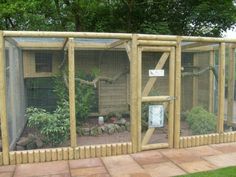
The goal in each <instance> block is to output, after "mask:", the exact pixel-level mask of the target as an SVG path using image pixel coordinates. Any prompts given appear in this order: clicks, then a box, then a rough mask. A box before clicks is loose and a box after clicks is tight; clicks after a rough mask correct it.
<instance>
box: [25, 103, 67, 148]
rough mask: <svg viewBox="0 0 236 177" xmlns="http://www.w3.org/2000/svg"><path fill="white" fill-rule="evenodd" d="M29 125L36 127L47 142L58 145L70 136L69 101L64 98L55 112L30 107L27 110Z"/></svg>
mask: <svg viewBox="0 0 236 177" xmlns="http://www.w3.org/2000/svg"><path fill="white" fill-rule="evenodd" d="M26 116H27V118H28V126H29V127H32V128H35V129H36V130H37V131H38V132H39V133H40V135H41V136H42V138H43V141H44V143H45V144H47V145H50V146H56V145H59V144H62V143H63V142H65V141H66V140H67V139H68V137H69V128H70V122H69V103H68V102H67V101H65V100H64V102H61V105H58V106H57V109H56V110H55V111H54V112H53V113H49V112H47V111H46V110H44V109H40V108H32V107H30V108H28V109H27V111H26Z"/></svg>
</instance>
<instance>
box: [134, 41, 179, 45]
mask: <svg viewBox="0 0 236 177" xmlns="http://www.w3.org/2000/svg"><path fill="white" fill-rule="evenodd" d="M138 45H142V46H175V45H176V42H175V41H151V40H139V41H138Z"/></svg>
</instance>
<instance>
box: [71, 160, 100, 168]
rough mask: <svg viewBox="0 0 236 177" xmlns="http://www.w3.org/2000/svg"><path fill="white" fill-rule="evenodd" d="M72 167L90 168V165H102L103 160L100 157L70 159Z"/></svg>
mask: <svg viewBox="0 0 236 177" xmlns="http://www.w3.org/2000/svg"><path fill="white" fill-rule="evenodd" d="M69 166H70V168H88V167H102V166H103V164H102V161H101V159H99V158H93V159H80V160H70V161H69Z"/></svg>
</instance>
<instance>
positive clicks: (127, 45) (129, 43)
mask: <svg viewBox="0 0 236 177" xmlns="http://www.w3.org/2000/svg"><path fill="white" fill-rule="evenodd" d="M125 50H126V52H127V55H128V59H129V62H131V60H132V51H131V42H130V41H129V42H126V43H125Z"/></svg>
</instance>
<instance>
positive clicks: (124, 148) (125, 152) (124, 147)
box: [122, 143, 127, 154]
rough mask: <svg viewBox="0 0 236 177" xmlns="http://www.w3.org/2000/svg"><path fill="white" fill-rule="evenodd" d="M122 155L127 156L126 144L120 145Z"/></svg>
mask: <svg viewBox="0 0 236 177" xmlns="http://www.w3.org/2000/svg"><path fill="white" fill-rule="evenodd" d="M122 154H127V143H122Z"/></svg>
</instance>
